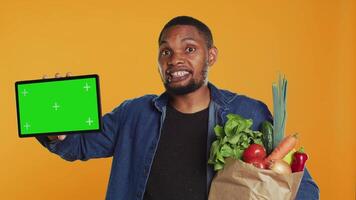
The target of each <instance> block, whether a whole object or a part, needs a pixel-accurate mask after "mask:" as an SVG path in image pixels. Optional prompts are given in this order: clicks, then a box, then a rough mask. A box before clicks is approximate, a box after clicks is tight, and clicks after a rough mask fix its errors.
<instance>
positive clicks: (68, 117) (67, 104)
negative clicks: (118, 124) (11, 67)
mask: <svg viewBox="0 0 356 200" xmlns="http://www.w3.org/2000/svg"><path fill="white" fill-rule="evenodd" d="M15 90H16V107H17V125H18V133H19V137H31V136H39V135H59V134H72V133H88V132H96V131H100V130H101V105H100V92H99V76H98V75H96V74H93V75H84V76H73V77H65V78H51V79H41V80H30V81H18V82H16V83H15Z"/></svg>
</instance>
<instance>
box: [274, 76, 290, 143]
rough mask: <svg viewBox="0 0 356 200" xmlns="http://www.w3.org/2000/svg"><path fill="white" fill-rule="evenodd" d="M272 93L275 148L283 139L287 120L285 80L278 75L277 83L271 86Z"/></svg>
mask: <svg viewBox="0 0 356 200" xmlns="http://www.w3.org/2000/svg"><path fill="white" fill-rule="evenodd" d="M272 93H273V112H274V113H273V148H276V147H277V146H278V144H279V142H280V141H281V140H282V139H283V137H284V130H285V124H286V118H287V80H286V79H285V76H284V75H283V76H282V75H281V74H279V75H278V82H277V84H276V83H273V84H272Z"/></svg>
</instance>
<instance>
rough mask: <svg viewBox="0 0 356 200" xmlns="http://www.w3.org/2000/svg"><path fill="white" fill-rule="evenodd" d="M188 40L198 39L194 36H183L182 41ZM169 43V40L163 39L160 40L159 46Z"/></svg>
mask: <svg viewBox="0 0 356 200" xmlns="http://www.w3.org/2000/svg"><path fill="white" fill-rule="evenodd" d="M187 40H191V41H194V42H195V41H196V40H195V39H194V38H192V37H186V38H183V39H182V40H181V41H182V42H184V41H187ZM166 43H167V41H166V40H161V41H160V42H159V46H161V45H162V44H166Z"/></svg>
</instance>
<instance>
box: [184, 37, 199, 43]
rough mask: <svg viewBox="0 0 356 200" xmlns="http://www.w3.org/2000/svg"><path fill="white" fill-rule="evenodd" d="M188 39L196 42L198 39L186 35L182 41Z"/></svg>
mask: <svg viewBox="0 0 356 200" xmlns="http://www.w3.org/2000/svg"><path fill="white" fill-rule="evenodd" d="M186 40H193V41H194V42H195V41H196V40H195V39H194V38H192V37H186V38H183V39H182V42H183V41H186Z"/></svg>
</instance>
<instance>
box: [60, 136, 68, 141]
mask: <svg viewBox="0 0 356 200" xmlns="http://www.w3.org/2000/svg"><path fill="white" fill-rule="evenodd" d="M66 137H67V136H66V135H58V140H60V141H62V140H64V139H66Z"/></svg>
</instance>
